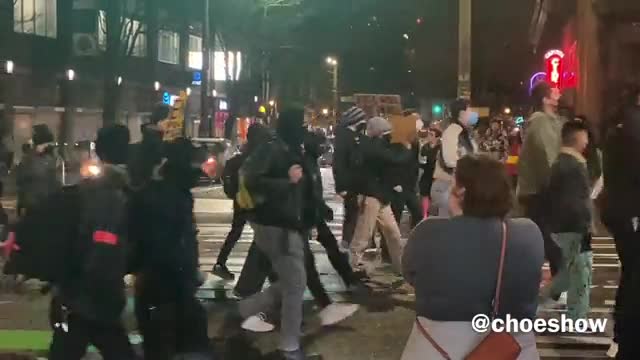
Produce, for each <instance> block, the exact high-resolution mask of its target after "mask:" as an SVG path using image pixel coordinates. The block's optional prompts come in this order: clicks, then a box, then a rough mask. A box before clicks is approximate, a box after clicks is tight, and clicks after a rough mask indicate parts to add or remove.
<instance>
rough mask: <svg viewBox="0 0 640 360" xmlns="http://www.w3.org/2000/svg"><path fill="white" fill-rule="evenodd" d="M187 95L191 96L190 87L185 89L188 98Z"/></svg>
mask: <svg viewBox="0 0 640 360" xmlns="http://www.w3.org/2000/svg"><path fill="white" fill-rule="evenodd" d="M189 95H191V88H190V87H188V88H187V96H189Z"/></svg>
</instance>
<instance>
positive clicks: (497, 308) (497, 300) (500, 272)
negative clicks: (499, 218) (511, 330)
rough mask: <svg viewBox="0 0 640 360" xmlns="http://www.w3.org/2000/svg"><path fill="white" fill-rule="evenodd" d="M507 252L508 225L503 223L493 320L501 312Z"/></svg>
mask: <svg viewBox="0 0 640 360" xmlns="http://www.w3.org/2000/svg"><path fill="white" fill-rule="evenodd" d="M506 252H507V223H506V222H505V221H503V222H502V244H501V246H500V261H499V265H498V279H497V280H496V293H495V295H494V297H493V310H492V311H493V313H492V314H491V318H492V319H493V318H495V317H496V316H498V311H500V292H501V290H502V275H503V272H504V258H505V254H506Z"/></svg>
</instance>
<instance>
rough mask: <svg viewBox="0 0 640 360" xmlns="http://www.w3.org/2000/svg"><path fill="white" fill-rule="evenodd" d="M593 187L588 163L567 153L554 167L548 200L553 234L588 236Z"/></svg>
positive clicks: (562, 155) (560, 156)
mask: <svg viewBox="0 0 640 360" xmlns="http://www.w3.org/2000/svg"><path fill="white" fill-rule="evenodd" d="M590 189H591V186H590V180H589V174H588V172H587V164H586V160H585V159H584V158H583V157H582V156H581V155H580V154H577V153H572V152H571V151H569V150H567V149H564V148H563V150H561V152H560V154H559V155H558V158H557V159H556V161H555V163H554V164H553V166H552V167H551V177H550V180H549V188H548V193H547V197H546V198H547V200H548V204H549V210H550V211H549V227H550V229H549V230H550V231H551V232H552V233H566V232H571V233H582V234H586V233H587V232H588V231H589V228H590V226H591V206H590V203H591V191H590Z"/></svg>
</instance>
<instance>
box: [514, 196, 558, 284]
mask: <svg viewBox="0 0 640 360" xmlns="http://www.w3.org/2000/svg"><path fill="white" fill-rule="evenodd" d="M520 203H521V204H522V206H523V207H524V212H525V216H526V217H527V218H529V219H531V220H532V221H533V222H534V223H536V225H538V228H540V232H542V238H543V240H544V256H545V258H546V259H547V260H548V261H549V268H550V269H551V276H555V275H556V274H557V273H558V270H559V269H560V268H561V267H562V249H560V246H559V245H558V244H556V242H555V241H553V239H552V238H551V233H550V231H549V227H548V221H547V218H546V217H547V214H546V211H547V210H548V209H547V207H546V204H545V202H544V199H543V197H542V196H540V195H527V196H526V197H522V198H520Z"/></svg>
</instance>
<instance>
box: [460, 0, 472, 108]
mask: <svg viewBox="0 0 640 360" xmlns="http://www.w3.org/2000/svg"><path fill="white" fill-rule="evenodd" d="M458 6H459V9H458V97H459V98H465V99H470V98H471V15H472V7H471V0H458Z"/></svg>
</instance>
